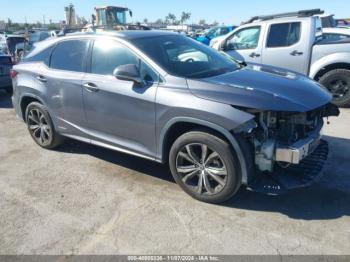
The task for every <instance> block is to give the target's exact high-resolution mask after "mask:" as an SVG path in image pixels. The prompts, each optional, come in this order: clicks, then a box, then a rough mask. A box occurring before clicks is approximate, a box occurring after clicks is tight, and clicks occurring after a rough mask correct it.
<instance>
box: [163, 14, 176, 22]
mask: <svg viewBox="0 0 350 262" xmlns="http://www.w3.org/2000/svg"><path fill="white" fill-rule="evenodd" d="M165 21H167V24H168V23H169V21H171V23H172V24H175V22H176V16H175V15H174V14H171V13H169V14H168V15H167V16H166V17H165Z"/></svg>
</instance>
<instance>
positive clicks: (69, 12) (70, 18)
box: [64, 4, 77, 27]
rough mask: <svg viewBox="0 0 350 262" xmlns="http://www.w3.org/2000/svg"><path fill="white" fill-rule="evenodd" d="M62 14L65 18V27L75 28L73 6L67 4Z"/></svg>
mask: <svg viewBox="0 0 350 262" xmlns="http://www.w3.org/2000/svg"><path fill="white" fill-rule="evenodd" d="M64 13H65V16H66V25H67V26H70V27H71V26H75V25H77V20H76V16H75V8H74V5H73V4H69V6H66V7H65V8H64Z"/></svg>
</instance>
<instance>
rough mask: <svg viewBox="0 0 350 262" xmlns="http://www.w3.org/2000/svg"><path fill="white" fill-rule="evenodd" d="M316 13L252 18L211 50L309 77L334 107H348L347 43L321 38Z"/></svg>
mask: <svg viewBox="0 0 350 262" xmlns="http://www.w3.org/2000/svg"><path fill="white" fill-rule="evenodd" d="M317 13H322V11H321V10H306V11H299V12H295V13H285V14H277V15H269V16H260V17H254V18H253V19H251V20H250V21H248V23H245V24H244V25H242V26H240V27H239V28H237V29H235V30H234V31H233V32H232V33H229V34H228V35H226V36H225V37H223V38H221V39H220V41H215V42H212V47H213V48H215V49H218V50H222V51H224V52H226V53H227V54H229V55H230V56H232V57H233V58H235V59H237V60H245V61H246V62H249V63H261V64H267V65H272V66H278V67H282V68H287V69H289V70H293V71H296V72H299V73H302V74H305V75H308V76H310V77H311V78H312V79H314V80H316V81H318V82H319V83H320V84H322V85H323V86H324V87H325V88H327V90H329V91H330V92H331V93H332V94H333V102H334V103H335V104H337V105H339V106H346V105H349V104H350V40H349V39H347V38H345V39H341V40H339V41H333V40H329V39H324V37H323V35H322V34H323V33H322V26H321V21H320V19H319V18H318V17H315V16H314V15H316V14H317ZM327 30H328V29H327ZM332 30H334V29H332ZM324 32H327V31H324Z"/></svg>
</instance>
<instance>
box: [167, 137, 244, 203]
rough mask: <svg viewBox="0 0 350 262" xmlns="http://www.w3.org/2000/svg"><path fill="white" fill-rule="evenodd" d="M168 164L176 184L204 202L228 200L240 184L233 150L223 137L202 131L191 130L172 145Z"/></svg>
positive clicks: (239, 175) (238, 170) (239, 170)
mask: <svg viewBox="0 0 350 262" xmlns="http://www.w3.org/2000/svg"><path fill="white" fill-rule="evenodd" d="M169 166H170V170H171V173H172V175H173V177H174V179H175V181H176V183H177V184H178V185H179V186H180V187H181V188H182V189H183V190H184V191H185V192H186V193H188V194H189V195H190V196H192V197H193V198H195V199H197V200H200V201H203V202H207V203H221V202H224V201H226V200H228V199H230V198H231V197H232V196H233V195H234V194H235V193H236V192H237V191H238V189H239V188H240V186H241V183H242V176H241V169H240V165H239V162H238V160H237V157H236V155H235V153H234V152H233V151H232V150H231V147H230V145H229V143H227V142H226V141H225V140H223V139H221V138H219V137H217V136H215V135H213V134H210V133H207V132H205V131H191V132H188V133H185V134H183V135H182V136H180V137H179V138H178V139H177V140H176V141H175V142H174V144H173V145H172V147H171V149H170V154H169Z"/></svg>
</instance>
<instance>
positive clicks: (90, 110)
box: [11, 31, 339, 203]
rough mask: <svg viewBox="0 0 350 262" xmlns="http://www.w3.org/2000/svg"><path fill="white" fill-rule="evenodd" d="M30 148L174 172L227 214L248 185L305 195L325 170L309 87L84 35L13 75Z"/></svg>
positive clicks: (275, 71) (56, 43)
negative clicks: (139, 162)
mask: <svg viewBox="0 0 350 262" xmlns="http://www.w3.org/2000/svg"><path fill="white" fill-rule="evenodd" d="M11 76H12V77H13V87H14V95H13V104H14V106H15V109H16V112H17V115H18V117H19V118H22V119H23V120H24V121H25V122H26V124H27V126H28V130H29V133H30V135H31V136H32V138H33V139H34V141H35V142H36V143H37V144H38V145H39V146H41V147H43V148H47V149H52V148H54V147H57V146H58V145H60V144H61V143H62V142H63V141H64V139H63V138H66V137H68V138H72V139H76V140H80V141H83V142H87V143H91V144H94V145H97V146H102V147H106V148H109V149H113V150H117V151H121V152H124V153H128V154H132V155H136V156H139V157H143V158H147V159H150V160H154V161H157V162H162V163H168V164H169V166H170V170H171V173H172V175H173V177H174V179H175V181H176V182H177V183H178V184H179V185H180V186H181V187H182V188H183V189H184V190H185V191H186V192H187V193H188V194H190V195H191V196H192V197H194V198H196V199H198V200H201V201H205V202H210V203H219V202H223V201H225V200H227V199H229V198H230V197H231V196H233V195H234V194H235V193H236V192H237V190H238V189H239V188H240V186H241V185H245V186H246V187H248V189H251V190H257V191H260V192H265V193H270V194H279V193H282V192H285V191H286V190H288V189H291V188H295V187H300V186H306V185H309V184H310V183H311V182H312V181H313V180H314V179H315V178H316V177H317V176H319V174H320V171H321V169H322V167H323V165H324V162H325V160H326V159H327V154H328V147H327V143H326V142H325V141H323V140H322V139H321V136H320V131H321V128H322V126H323V118H324V117H328V116H332V115H338V114H339V111H338V108H337V107H336V106H334V105H332V104H331V103H330V102H331V99H332V96H331V95H330V94H329V93H328V92H327V91H325V90H324V89H323V88H321V87H320V85H319V84H318V83H316V82H314V81H313V80H311V79H309V78H307V77H304V76H302V75H299V74H297V73H294V72H288V71H285V70H282V69H279V68H275V67H269V66H262V65H252V66H248V65H246V64H245V63H242V62H237V61H235V60H233V59H232V58H231V57H229V56H227V55H225V54H222V53H219V52H217V51H215V50H213V49H211V48H209V47H206V46H204V45H202V44H200V43H197V42H196V41H194V40H192V39H189V38H187V37H185V36H181V35H178V34H173V33H167V32H157V31H125V32H116V33H103V34H76V35H70V36H66V37H62V38H57V39H52V40H47V41H44V42H42V43H38V44H37V45H36V46H35V48H34V50H33V51H31V52H30V53H29V54H28V55H27V56H26V57H25V58H24V59H23V61H22V62H21V63H20V64H18V65H16V66H15V67H14V69H13V71H12V72H11Z"/></svg>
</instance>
